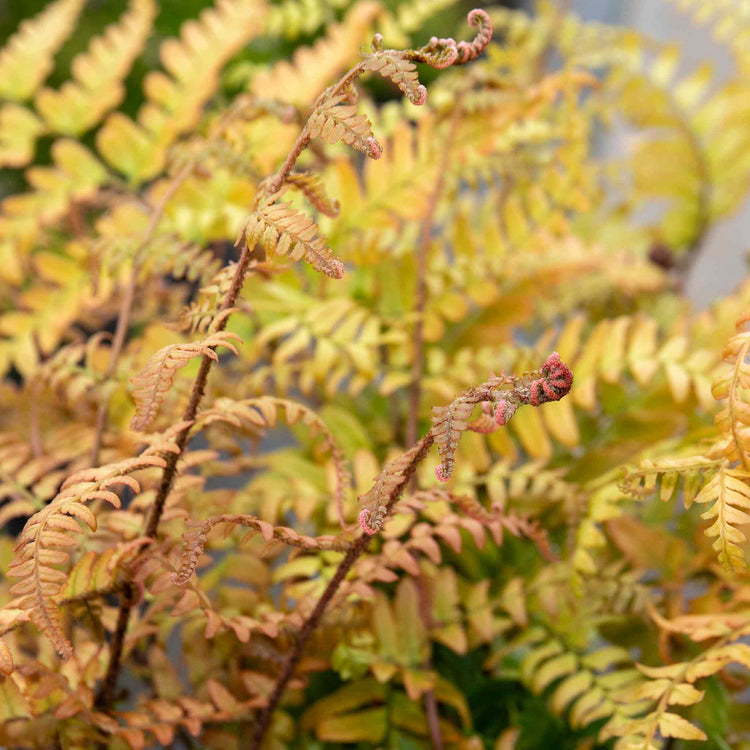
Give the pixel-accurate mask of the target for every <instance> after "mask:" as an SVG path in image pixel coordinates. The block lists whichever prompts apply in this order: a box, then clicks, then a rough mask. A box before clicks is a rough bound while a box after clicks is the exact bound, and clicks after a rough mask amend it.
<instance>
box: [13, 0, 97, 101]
mask: <svg viewBox="0 0 750 750" xmlns="http://www.w3.org/2000/svg"><path fill="white" fill-rule="evenodd" d="M83 3H84V0H55V2H52V3H50V4H49V5H48V6H47V7H46V8H45V9H44V10H43V11H42V12H41V13H40V14H39V15H37V16H35V17H34V18H32V19H29V20H26V21H23V22H22V23H21V26H20V28H19V29H18V31H17V32H16V33H15V34H14V35H13V36H12V37H11V38H10V39H9V40H8V42H7V43H6V44H5V46H4V47H3V48H2V50H0V98H4V99H12V100H13V101H18V102H20V101H24V100H25V99H29V98H30V97H31V96H32V95H33V93H34V91H35V90H36V88H37V86H39V84H40V83H41V82H42V81H43V80H44V79H45V78H46V77H47V76H48V75H49V73H50V71H51V70H52V68H53V65H54V62H53V58H54V56H55V53H56V52H57V50H58V49H59V48H60V47H61V46H62V44H63V43H64V42H65V39H66V38H67V36H68V34H70V32H71V31H72V30H73V24H74V23H75V20H76V18H77V17H78V14H79V12H80V10H81V8H82V7H83Z"/></svg>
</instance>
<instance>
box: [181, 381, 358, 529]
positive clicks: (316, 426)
mask: <svg viewBox="0 0 750 750" xmlns="http://www.w3.org/2000/svg"><path fill="white" fill-rule="evenodd" d="M280 412H282V413H284V414H285V415H286V421H287V423H288V424H289V425H290V426H291V425H294V424H296V423H297V422H301V423H302V424H304V425H305V426H306V427H309V428H310V429H311V431H312V433H313V435H315V434H320V435H322V436H323V440H324V441H325V445H326V448H327V449H328V451H329V452H330V454H331V460H332V461H333V465H334V468H335V472H336V489H335V493H334V502H335V504H336V509H337V512H338V516H339V521H340V523H341V526H342V527H343V526H345V521H344V515H343V504H344V500H345V495H346V490H347V488H348V487H349V486H350V484H351V474H350V471H349V467H348V465H347V463H346V459H345V457H344V453H343V451H342V450H341V447H340V446H339V444H338V441H337V440H336V437H335V436H334V434H333V433H332V432H331V430H330V429H329V428H328V426H327V425H326V423H325V422H324V421H323V419H322V418H321V417H320V416H319V415H318V414H317V413H316V412H315V411H314V410H313V409H311V408H310V407H308V406H305V405H304V404H301V403H299V402H297V401H291V400H290V399H285V398H275V397H273V396H260V397H259V398H248V399H243V400H234V399H230V398H220V399H217V401H215V402H214V404H213V405H212V406H211V407H210V408H209V409H206V410H204V411H202V412H201V413H200V414H199V415H198V417H197V418H196V421H195V429H196V430H200V429H201V428H203V427H207V426H209V425H211V424H214V423H215V422H225V423H228V424H232V425H234V426H236V427H242V428H244V429H249V430H250V431H251V432H252V433H253V434H254V435H256V436H260V435H262V433H264V432H265V429H266V428H271V429H273V428H274V427H275V426H276V422H277V419H278V415H279V413H280Z"/></svg>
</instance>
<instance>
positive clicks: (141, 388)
mask: <svg viewBox="0 0 750 750" xmlns="http://www.w3.org/2000/svg"><path fill="white" fill-rule="evenodd" d="M232 341H241V339H240V337H239V336H238V335H237V334H236V333H229V332H227V331H220V332H218V333H213V334H211V335H210V336H209V337H208V338H207V339H204V340H203V341H195V342H192V343H188V344H171V345H169V346H165V347H162V348H161V349H159V351H158V352H156V353H155V354H154V355H153V356H152V357H151V359H150V360H149V361H148V364H147V365H146V367H144V368H143V370H141V371H140V372H139V373H138V374H137V375H135V376H133V377H132V378H131V379H130V382H131V383H132V385H133V398H134V399H135V405H136V409H135V415H134V416H133V419H132V420H131V422H130V429H131V430H137V431H139V432H140V431H143V430H145V429H147V428H148V426H149V425H150V424H151V423H152V422H153V421H154V419H155V418H156V415H157V414H158V412H159V407H160V406H161V404H162V401H163V400H164V396H165V395H166V393H167V391H168V390H169V389H170V388H171V387H172V383H173V381H174V376H175V373H176V372H177V370H179V369H180V368H181V367H185V365H187V364H188V362H190V360H191V359H193V357H203V356H205V357H210V358H211V359H214V360H217V359H218V358H219V357H218V355H217V354H216V351H215V349H216V348H217V347H218V346H225V347H227V349H229V350H230V351H232V352H233V353H234V354H238V352H237V348H236V347H235V346H234V344H232V343H231V342H232Z"/></svg>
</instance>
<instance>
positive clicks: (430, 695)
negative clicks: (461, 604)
mask: <svg viewBox="0 0 750 750" xmlns="http://www.w3.org/2000/svg"><path fill="white" fill-rule="evenodd" d="M413 480H414V477H412V482H413ZM411 555H412V557H413V558H414V562H415V564H418V563H419V555H418V553H417V552H415V551H412V552H411ZM414 584H415V585H416V587H417V600H418V605H419V617H420V619H421V620H422V622H423V624H424V626H425V628H426V630H427V631H428V632H429V631H430V630H432V628H434V627H435V622H434V620H433V619H432V608H431V602H430V595H429V591H428V589H427V586H426V585H425V578H424V575H422V573H421V572H420V574H419V575H418V576H414ZM430 651H432V646H430ZM423 666H424V668H425V669H426V670H432V654H431V653H430V654H428V655H427V658H426V659H425V662H424V665H423ZM423 702H424V710H425V714H426V715H427V727H428V729H429V732H430V742H431V743H432V750H443V737H442V735H441V734H440V714H439V713H438V706H437V700H435V691H434V690H432V689H430V690H425V692H424V695H423Z"/></svg>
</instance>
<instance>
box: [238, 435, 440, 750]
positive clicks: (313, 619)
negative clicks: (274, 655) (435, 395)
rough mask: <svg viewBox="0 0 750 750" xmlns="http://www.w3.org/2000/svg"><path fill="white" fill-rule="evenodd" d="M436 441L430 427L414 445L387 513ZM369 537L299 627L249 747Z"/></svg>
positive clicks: (256, 744)
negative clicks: (300, 627) (296, 636)
mask: <svg viewBox="0 0 750 750" xmlns="http://www.w3.org/2000/svg"><path fill="white" fill-rule="evenodd" d="M433 442H434V438H433V436H432V430H430V432H428V433H427V434H426V435H425V436H424V437H423V438H422V439H421V440H420V441H419V443H418V444H417V445H415V446H414V447H415V448H416V449H417V450H416V451H415V453H414V455H413V456H412V459H411V461H410V463H409V464H408V465H407V466H406V467H405V468H404V470H403V473H402V475H401V476H402V478H401V481H400V482H399V483H398V484H397V485H395V486H394V487H393V489H392V490H391V492H390V495H389V496H388V499H387V503H386V505H385V508H386V510H385V514H384V515H385V516H387V515H388V513H390V512H391V510H392V508H393V506H394V505H395V503H396V501H397V500H398V499H399V497H401V493H402V492H403V491H404V489H405V488H406V486H407V484H409V482H410V481H411V478H412V476H414V472H415V471H416V469H417V466H418V465H419V464H420V462H421V461H422V460H423V459H424V457H425V456H426V455H427V451H428V450H429V449H430V448H431V447H432V444H433ZM370 539H371V537H370V536H368V535H367V534H362V536H360V537H358V538H357V540H356V541H355V542H354V544H353V545H352V546H351V547H350V548H349V550H348V552H347V553H346V555H345V556H344V559H343V560H342V561H341V563H340V564H339V567H338V568H337V569H336V572H335V573H334V575H333V578H331V580H330V581H329V582H328V586H326V589H325V591H324V592H323V594H322V595H321V597H320V599H318V602H317V604H316V605H315V608H314V609H313V611H312V612H311V613H310V615H309V617H308V618H307V619H306V620H305V622H304V624H303V625H302V629H301V630H300V633H299V636H298V638H297V643H296V644H295V646H294V648H293V649H292V651H291V653H290V654H289V657H288V659H287V662H286V664H285V665H284V669H283V670H282V671H281V674H280V675H279V677H278V679H277V680H276V685H274V688H273V692H272V693H271V695H270V697H269V698H268V704H267V705H266V706H265V708H263V710H262V711H261V712H260V714H259V715H258V721H257V723H256V725H255V730H254V731H253V736H252V739H251V740H250V750H260V746H261V743H262V742H263V737H264V736H265V734H266V732H267V731H268V728H269V726H270V724H271V719H272V717H273V712H274V711H275V710H276V707H277V706H278V705H279V701H280V700H281V698H282V696H283V695H284V692H285V690H286V687H287V685H288V684H289V680H291V679H292V677H293V675H294V670H295V669H296V668H297V664H298V663H299V660H300V659H301V658H302V653H303V651H304V649H305V646H306V645H307V642H308V641H309V640H310V637H311V636H312V634H313V633H314V632H315V629H316V628H317V627H318V625H319V624H320V621H321V619H322V617H323V613H324V612H325V610H326V607H327V606H328V604H329V603H330V601H331V599H333V597H334V595H335V593H336V591H337V590H338V588H339V586H340V585H341V583H342V581H343V580H344V578H345V577H346V575H347V573H348V572H349V571H350V570H351V568H352V566H353V565H354V563H355V562H356V561H357V559H358V558H359V556H360V555H361V554H362V553H363V552H364V551H365V549H367V545H368V543H369V541H370Z"/></svg>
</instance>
